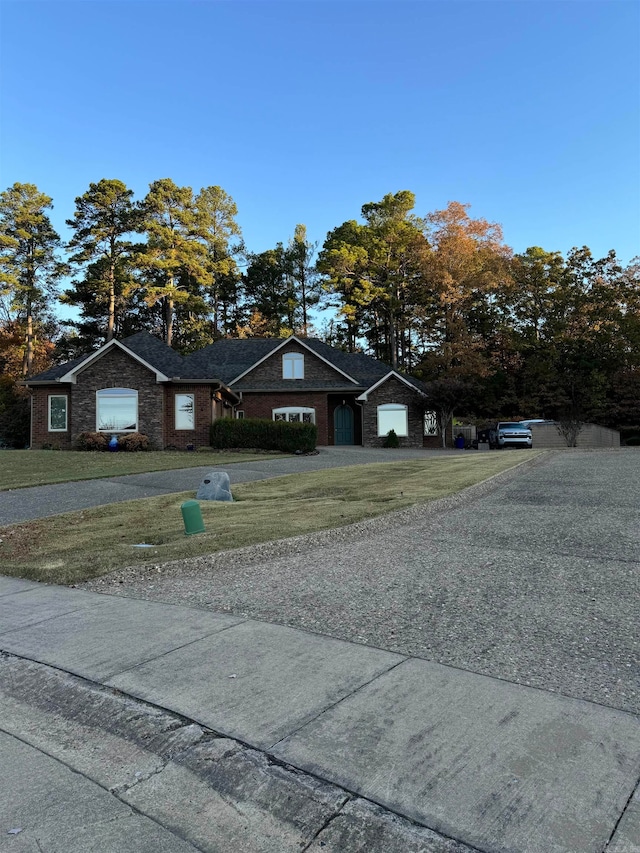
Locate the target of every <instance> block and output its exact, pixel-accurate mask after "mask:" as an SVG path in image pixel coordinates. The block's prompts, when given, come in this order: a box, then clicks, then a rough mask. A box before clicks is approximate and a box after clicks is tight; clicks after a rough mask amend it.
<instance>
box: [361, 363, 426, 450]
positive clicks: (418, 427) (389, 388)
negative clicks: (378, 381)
mask: <svg viewBox="0 0 640 853" xmlns="http://www.w3.org/2000/svg"><path fill="white" fill-rule="evenodd" d="M384 403H400V404H402V405H405V406H407V420H408V433H409V435H408V436H398V437H399V439H400V447H422V446H423V432H424V428H423V422H424V421H423V409H424V407H423V405H422V402H421V400H420V399H419V398H418V396H417V394H416V392H415V391H414V390H413V389H411V388H409V387H408V386H407V385H405V384H404V382H401V381H400V380H399V379H396V378H395V377H393V376H392V377H390V378H389V379H387V381H386V382H384V383H383V384H382V385H380V386H378V388H376V389H375V391H372V392H371V393H370V394H369V399H368V400H367V402H366V403H363V406H362V443H363V445H364V446H365V447H382V443H383V441H384V439H385V436H383V435H378V406H381V405H383V404H384Z"/></svg>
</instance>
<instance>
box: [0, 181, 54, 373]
mask: <svg viewBox="0 0 640 853" xmlns="http://www.w3.org/2000/svg"><path fill="white" fill-rule="evenodd" d="M52 206H53V205H52V203H51V198H50V197H49V196H47V195H45V194H44V193H42V192H40V191H39V190H38V188H37V187H36V186H35V185H34V184H21V183H15V184H13V186H12V187H9V189H7V190H5V191H4V192H3V193H0V294H1V295H3V296H5V297H7V299H8V307H9V311H10V313H11V316H12V319H14V320H15V321H16V322H17V324H18V326H19V328H20V329H21V335H22V341H23V344H22V349H23V354H22V367H21V374H22V376H29V375H30V374H31V372H32V366H33V363H34V354H35V348H36V340H37V335H38V331H39V329H40V328H41V327H42V325H43V324H44V323H45V322H47V321H50V320H51V307H52V301H53V298H54V296H55V294H56V283H57V281H58V280H59V279H60V277H61V276H62V275H63V273H64V271H65V267H64V264H63V263H62V262H61V260H60V258H59V255H58V251H59V249H60V248H61V241H60V237H59V235H58V234H57V233H56V231H55V230H54V228H53V226H52V225H51V221H50V219H49V216H48V215H47V213H46V211H47V210H50V209H51V207H52Z"/></svg>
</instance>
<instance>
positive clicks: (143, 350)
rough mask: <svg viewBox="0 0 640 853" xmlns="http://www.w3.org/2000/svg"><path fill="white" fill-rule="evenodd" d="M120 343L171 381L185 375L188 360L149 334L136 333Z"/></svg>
mask: <svg viewBox="0 0 640 853" xmlns="http://www.w3.org/2000/svg"><path fill="white" fill-rule="evenodd" d="M120 343H121V344H122V345H123V346H125V347H126V348H127V349H128V350H131V352H134V353H135V354H136V355H137V356H140V358H142V359H144V360H145V361H146V362H147V364H150V365H151V366H152V367H155V369H156V370H159V371H160V372H161V373H164V375H165V376H168V377H169V378H170V379H171V377H172V376H182V375H183V373H184V370H185V361H186V359H184V358H183V357H182V356H181V355H179V354H178V353H177V352H176V351H175V350H173V349H171V347H169V346H167V345H166V344H165V343H164V341H161V340H159V339H158V338H154V336H153V335H150V334H149V333H148V332H136V334H135V335H130V336H129V337H128V338H123V339H122V340H121V341H120Z"/></svg>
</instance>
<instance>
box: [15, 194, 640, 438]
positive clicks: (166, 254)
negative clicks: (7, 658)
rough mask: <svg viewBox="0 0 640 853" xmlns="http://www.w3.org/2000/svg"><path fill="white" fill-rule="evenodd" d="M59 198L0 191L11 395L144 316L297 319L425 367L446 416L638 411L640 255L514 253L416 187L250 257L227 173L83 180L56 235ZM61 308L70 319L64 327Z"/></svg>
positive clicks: (175, 335) (263, 328)
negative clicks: (209, 181)
mask: <svg viewBox="0 0 640 853" xmlns="http://www.w3.org/2000/svg"><path fill="white" fill-rule="evenodd" d="M51 207H52V199H51V198H49V197H48V196H47V195H46V194H44V193H42V192H41V191H40V190H39V189H38V188H37V187H36V186H34V185H33V184H19V183H16V184H14V185H13V186H12V187H10V188H8V189H7V190H6V191H4V192H3V193H1V194H0V276H1V278H0V306H1V310H2V315H1V316H0V363H1V364H2V368H3V375H4V380H3V382H4V384H5V385H4V387H5V388H7V387H9V385H11V388H12V392H11V393H17V392H16V391H15V387H14V385H12V383H14V382H15V380H16V379H18V378H24V377H28V376H29V375H33V374H34V373H36V372H39V371H40V370H42V369H44V368H46V367H47V366H48V365H49V364H51V363H53V362H55V361H58V362H60V361H65V360H68V359H70V358H73V357H77V356H79V355H81V354H83V353H86V352H88V351H91V350H94V349H96V348H98V347H99V346H101V345H102V344H104V343H105V342H107V341H109V340H111V339H112V338H114V337H117V338H120V337H126V336H127V335H129V334H132V333H134V332H137V331H140V330H147V331H149V332H151V333H152V334H155V335H157V336H158V337H159V338H162V339H163V340H164V341H165V342H166V343H167V344H169V345H170V346H173V347H174V348H176V349H177V350H179V351H181V352H184V353H187V352H191V351H194V350H197V349H200V348H202V347H203V346H205V345H207V344H208V343H211V342H213V341H215V340H217V339H219V338H223V337H251V336H259V337H285V336H287V335H290V334H293V333H296V334H300V335H311V334H313V335H316V336H318V337H321V338H322V339H324V340H325V341H326V342H327V343H330V344H332V345H333V346H338V347H341V348H344V349H346V350H349V351H363V352H366V353H367V354H370V355H372V356H374V357H376V358H378V359H380V360H381V361H384V362H386V363H388V364H390V365H392V366H393V367H394V368H396V369H398V370H400V371H405V372H407V373H410V374H412V375H414V376H416V377H417V378H420V379H422V380H423V381H424V382H425V383H427V389H428V391H429V394H430V397H431V399H432V402H433V407H434V408H435V409H436V410H437V411H439V412H440V415H441V417H443V418H444V417H445V416H446V415H448V413H449V412H450V411H452V410H453V409H455V410H456V412H458V413H459V414H465V415H467V416H468V417H473V418H475V419H477V420H481V419H491V418H504V417H506V418H511V417H515V416H517V415H522V416H525V415H526V416H528V417H534V416H539V417H552V418H558V419H564V420H571V421H574V422H576V423H579V422H582V421H585V420H597V421H598V422H600V423H604V424H606V425H610V426H618V427H619V426H626V427H629V428H631V427H634V426H636V425H637V424H640V417H639V414H638V401H639V400H640V287H639V284H640V259H635V260H634V261H632V262H631V263H630V264H628V265H626V266H624V265H622V264H621V263H620V262H619V261H618V259H617V258H616V254H615V252H614V251H610V252H609V253H608V254H607V256H606V257H604V258H594V257H593V256H592V254H591V252H590V250H589V249H588V248H587V247H586V246H585V247H582V248H575V249H572V250H571V251H570V252H569V253H568V254H567V256H566V257H564V256H563V255H562V254H561V253H560V252H557V251H547V250H544V249H542V248H540V247H537V246H533V247H530V248H528V249H527V250H526V251H525V252H523V253H520V254H514V253H513V252H512V250H511V249H510V248H509V247H508V246H507V245H506V244H505V243H504V239H503V234H502V229H501V227H500V225H498V224H497V223H491V222H488V221H486V220H484V219H474V218H472V217H471V216H470V214H469V206H468V205H464V204H461V203H459V202H451V203H449V205H448V206H447V207H446V208H445V209H443V210H436V211H434V212H432V213H429V214H427V215H425V216H418V215H417V214H416V213H415V212H414V207H415V196H414V194H413V193H411V192H409V191H408V190H403V191H400V192H397V193H395V194H388V195H385V197H384V198H383V199H381V200H380V201H377V202H369V203H367V204H364V205H363V206H362V209H361V218H360V221H358V220H355V219H353V220H349V221H347V222H343V223H342V224H341V225H338V226H337V227H336V228H334V229H333V230H332V231H330V232H329V233H328V234H327V236H326V239H325V240H324V243H323V244H322V246H321V247H320V246H319V244H318V243H313V242H311V241H310V240H309V239H308V237H307V232H306V228H305V226H304V225H302V224H299V225H297V226H296V227H295V231H294V234H293V237H291V238H290V239H289V240H288V241H286V242H282V243H278V244H277V245H276V246H275V247H274V248H272V249H269V250H267V251H264V252H260V253H252V252H251V251H249V250H248V249H247V247H246V246H245V244H244V241H243V238H242V232H241V229H240V226H239V225H238V222H237V216H238V211H237V208H236V205H235V203H234V201H233V199H232V198H231V196H229V195H228V194H227V193H226V192H225V191H224V190H223V189H222V188H221V187H219V186H210V187H204V188H202V189H201V190H200V191H199V192H197V193H194V192H193V190H192V189H191V188H190V187H180V186H177V185H176V184H175V183H174V182H173V181H172V180H170V179H168V178H164V179H161V180H158V181H154V182H153V183H151V184H150V187H149V192H148V193H147V195H146V196H145V198H143V199H140V200H135V199H134V195H133V192H132V190H130V189H128V188H127V187H126V185H125V184H124V183H123V182H121V181H119V180H115V179H103V180H101V181H98V182H97V183H92V184H90V186H89V189H88V190H87V192H85V193H84V194H83V195H82V196H79V197H78V198H76V200H75V210H74V214H73V216H72V218H71V219H69V220H67V225H68V227H69V228H70V232H71V237H70V239H69V240H68V242H67V243H66V245H64V244H63V242H62V240H61V238H60V236H59V235H58V234H57V233H56V231H55V229H54V228H53V226H52V224H51V220H50V218H49V211H50V209H51ZM62 282H66V287H64V289H62V288H61V283H62ZM69 282H70V284H69ZM58 304H65V305H70V306H74V307H75V308H76V309H77V310H78V315H79V319H77V320H73V321H68V322H65V323H61V322H60V321H59V319H58V318H57V315H56V308H57V306H58ZM329 309H330V310H329ZM323 316H324V317H327V318H328V319H326V320H323V319H322V318H323ZM318 318H320V319H318ZM2 405H3V404H2V398H1V397H0V421H1V410H2ZM5 408H6V407H5ZM0 429H1V423H0Z"/></svg>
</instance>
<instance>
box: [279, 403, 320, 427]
mask: <svg viewBox="0 0 640 853" xmlns="http://www.w3.org/2000/svg"><path fill="white" fill-rule="evenodd" d="M271 414H272V415H273V419H274V421H289V423H299V424H315V422H316V410H315V409H309V408H307V407H305V406H281V407H280V408H279V409H272V412H271Z"/></svg>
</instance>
